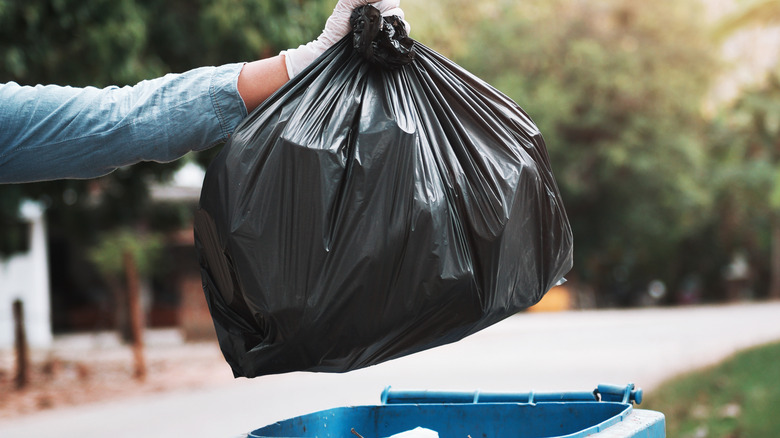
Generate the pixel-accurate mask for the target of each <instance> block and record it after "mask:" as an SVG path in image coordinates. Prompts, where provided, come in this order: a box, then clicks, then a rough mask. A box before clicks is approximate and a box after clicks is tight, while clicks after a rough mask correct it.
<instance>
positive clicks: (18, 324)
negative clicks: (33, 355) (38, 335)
mask: <svg viewBox="0 0 780 438" xmlns="http://www.w3.org/2000/svg"><path fill="white" fill-rule="evenodd" d="M13 313H14V333H15V335H16V336H15V340H14V344H15V348H16V389H22V388H24V387H25V386H27V384H28V383H29V382H30V352H29V349H28V348H27V334H26V333H25V331H24V304H23V303H22V300H18V299H17V300H14V303H13Z"/></svg>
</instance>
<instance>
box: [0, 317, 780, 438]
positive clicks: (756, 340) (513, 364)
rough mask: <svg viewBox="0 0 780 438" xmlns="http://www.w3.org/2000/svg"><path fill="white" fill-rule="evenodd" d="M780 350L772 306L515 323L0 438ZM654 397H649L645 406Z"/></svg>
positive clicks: (286, 409) (639, 372)
mask: <svg viewBox="0 0 780 438" xmlns="http://www.w3.org/2000/svg"><path fill="white" fill-rule="evenodd" d="M774 340H780V302H774V303H762V304H740V305H730V306H706V307H686V308H674V309H645V310H628V311H582V312H566V313H554V314H551V313H546V314H540V313H537V314H520V315H517V316H515V317H512V318H509V319H507V320H506V321H504V322H502V323H499V324H497V325H495V326H493V327H490V328H488V329H486V330H484V331H483V332H481V333H478V334H476V335H473V336H472V337H470V338H467V339H465V340H463V341H461V342H458V343H455V344H452V345H448V346H444V347H439V348H437V349H434V350H430V351H427V352H423V353H419V354H417V355H413V356H410V357H406V358H402V359H398V360H395V361H392V362H389V363H386V364H382V365H378V366H375V367H371V368H369V369H365V370H360V371H355V372H351V373H347V374H340V375H334V374H313V373H293V374H288V375H282V376H270V377H264V378H258V379H253V380H247V379H239V380H236V381H234V382H232V383H230V384H228V385H225V386H222V387H218V388H211V389H204V390H198V391H189V392H176V393H170V394H164V395H157V396H154V397H145V398H138V399H131V400H123V401H118V402H112V403H103V404H98V405H92V406H81V407H76V408H67V409H61V410H56V411H52V412H46V413H41V414H36V415H33V416H29V417H24V418H21V419H18V420H11V421H5V422H2V423H0V437H3V438H27V437H36V438H37V437H41V436H56V437H58V438H70V437H74V438H76V437H78V438H91V437H108V436H110V437H112V438H125V437H127V438H129V437H134V438H138V437H143V438H153V437H188V438H201V437H202V438H206V437H209V438H212V437H232V436H236V435H239V434H240V433H245V432H247V431H249V430H252V429H254V428H257V427H260V426H263V425H266V424H269V423H272V422H274V421H276V420H280V419H283V418H288V417H291V416H296V415H300V414H304V413H308V412H312V411H316V410H320V409H327V408H331V407H336V406H344V405H356V404H376V403H378V397H379V394H380V392H381V391H382V389H383V388H384V387H385V386H386V385H392V386H394V387H396V388H405V389H452V390H474V389H480V390H483V391H487V390H493V391H502V390H503V391H507V390H517V391H527V390H536V391H557V390H591V389H593V388H595V386H596V385H597V384H598V383H618V384H624V383H628V382H634V383H636V384H638V385H639V386H641V387H643V388H645V389H646V390H648V389H652V388H653V387H654V386H656V385H658V384H659V383H660V382H661V381H662V380H663V379H665V378H667V377H670V376H672V375H675V374H678V373H680V372H683V371H686V370H689V369H691V368H696V367H700V366H704V365H707V364H711V363H715V362H717V361H719V360H721V359H723V358H724V357H726V356H728V355H729V354H731V353H733V352H735V351H736V350H739V349H742V348H745V347H748V346H751V345H756V344H761V343H765V342H769V341H774ZM650 396H652V395H650Z"/></svg>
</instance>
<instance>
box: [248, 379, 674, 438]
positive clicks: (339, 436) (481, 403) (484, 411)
mask: <svg viewBox="0 0 780 438" xmlns="http://www.w3.org/2000/svg"><path fill="white" fill-rule="evenodd" d="M641 395H642V393H641V390H634V387H633V385H628V386H623V387H618V386H611V385H600V386H599V388H598V389H596V390H595V391H593V392H564V393H538V394H537V393H533V392H531V393H480V392H472V393H468V392H431V391H390V390H389V388H388V389H386V390H385V391H384V393H383V394H382V403H383V404H382V405H379V406H355V407H341V408H335V409H328V410H325V411H320V412H315V413H312V414H308V415H302V416H299V417H295V418H291V419H289V420H284V421H280V422H277V423H274V424H271V425H268V426H265V427H263V428H260V429H257V430H255V431H253V432H251V433H250V434H249V435H248V437H250V438H260V437H269V438H270V437H273V438H280V437H318V438H326V437H334V438H354V437H357V436H362V437H364V438H380V437H389V436H391V435H394V434H397V433H401V432H405V431H409V430H412V429H415V428H417V427H423V428H426V429H431V430H433V431H436V432H437V433H438V434H439V437H440V438H449V437H458V438H467V437H471V438H483V437H484V438H501V437H506V438H509V437H511V438H542V437H545V438H553V437H567V438H569V437H577V438H579V437H586V436H591V437H594V438H608V437H609V438H613V437H644V438H659V437H660V438H663V437H665V430H664V428H665V422H664V416H663V414H661V413H659V412H654V411H646V410H638V409H634V408H633V402H634V401H636V402H641ZM353 431H354V432H353Z"/></svg>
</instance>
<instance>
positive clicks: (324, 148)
mask: <svg viewBox="0 0 780 438" xmlns="http://www.w3.org/2000/svg"><path fill="white" fill-rule="evenodd" d="M353 18H354V17H353ZM358 21H359V20H358ZM388 23H389V24H390V25H388ZM393 25H395V26H393ZM397 25H398V22H397V21H392V20H390V21H385V23H384V26H383V29H382V30H381V32H380V33H379V35H377V36H373V35H369V36H366V35H364V33H365V32H363V33H361V32H360V31H358V32H357V33H356V35H357V36H358V38H357V39H358V41H356V42H355V43H354V45H355V46H356V47H358V48H359V49H361V50H360V51H358V50H355V49H354V48H353V36H352V35H350V36H348V37H346V38H345V39H344V40H342V41H341V42H340V43H338V44H336V45H335V46H334V47H332V48H331V49H330V50H329V51H328V52H326V53H325V54H324V55H323V56H321V57H320V58H319V59H318V60H317V61H316V62H315V63H314V64H312V65H311V66H310V67H309V68H308V69H307V70H306V71H304V72H303V73H302V74H300V75H298V76H296V77H295V78H294V79H293V80H292V81H290V82H289V83H288V84H286V85H285V86H284V87H283V88H282V89H280V90H279V91H278V92H277V93H276V94H275V95H273V96H272V97H271V98H269V99H268V100H267V101H266V102H264V103H263V105H262V106H261V107H260V108H258V109H257V110H255V111H254V112H253V113H252V114H251V115H250V116H249V117H248V118H247V119H246V120H244V121H243V122H242V124H241V125H240V126H239V127H238V129H237V130H236V132H235V133H234V135H233V137H232V138H231V140H230V141H229V142H228V143H227V144H226V145H225V147H224V149H223V150H222V151H221V152H220V153H219V155H218V156H217V157H216V158H215V160H214V161H213V162H212V163H211V165H210V166H209V169H208V171H207V173H206V179H205V181H204V184H203V189H202V193H201V199H200V208H199V209H198V211H197V212H196V219H195V237H196V246H197V249H198V252H199V259H200V263H201V267H202V276H203V288H204V291H205V294H206V299H207V301H208V305H209V308H210V311H211V315H212V318H213V320H214V325H215V328H216V332H217V336H218V339H219V344H220V347H221V349H222V352H223V354H224V356H225V358H226V360H227V361H228V363H229V364H230V365H231V367H232V368H233V372H234V374H235V375H236V376H246V377H254V376H259V375H265V374H276V373H284V372H290V371H302V370H308V371H325V372H344V371H348V370H353V369H357V368H361V367H366V366H369V365H373V364H377V363H380V362H383V361H386V360H389V359H393V358H397V357H400V356H404V355H408V354H410V353H414V352H417V351H421V350H424V349H428V348H432V347H435V346H438V345H442V344H446V343H450V342H454V341H457V340H459V339H461V338H463V337H465V336H467V335H469V334H472V333H474V332H476V331H478V330H481V329H483V328H485V327H487V326H489V325H491V324H494V323H496V322H498V321H500V320H502V319H504V318H506V317H508V316H510V315H513V314H515V313H517V312H518V311H520V310H522V309H525V308H527V307H528V306H531V305H533V304H534V303H536V302H537V301H538V300H539V299H541V297H542V296H543V295H544V293H545V292H546V291H547V290H548V289H550V288H551V287H552V286H553V285H554V284H555V283H556V282H558V281H559V280H560V279H561V278H562V276H563V275H564V274H565V273H566V272H567V271H568V270H569V269H570V267H571V263H572V262H571V260H572V236H571V230H570V227H569V223H568V219H567V217H566V213H565V211H564V208H563V205H562V202H561V199H560V195H559V191H558V188H557V186H556V183H555V180H554V179H553V174H552V172H551V169H550V165H549V162H548V156H547V152H546V150H545V145H544V142H543V140H542V136H541V135H540V133H539V131H538V130H537V128H536V126H535V125H534V123H533V122H532V121H531V119H530V118H529V117H528V116H527V115H526V114H525V113H524V112H523V111H522V110H521V109H520V108H519V107H518V105H517V104H515V103H514V102H513V101H512V100H510V99H509V98H508V97H506V96H505V95H503V94H501V93H500V92H498V91H497V90H495V89H493V88H492V87H490V86H489V85H487V84H486V83H484V82H483V81H481V80H480V79H478V78H476V77H474V76H473V75H471V74H470V73H468V72H466V71H465V70H464V69H462V68H461V67H459V66H458V65H456V64H454V63H452V62H451V61H449V60H447V59H446V58H444V57H442V56H441V55H439V54H437V53H435V52H434V51H432V50H430V49H429V48H427V47H425V46H424V45H422V44H420V43H417V42H413V41H411V40H410V39H409V38H408V37H407V36H406V34H405V32H404V31H403V28H402V27H399V26H397ZM388 35H390V36H391V38H390V39H388ZM361 38H363V39H362V40H361ZM365 38H371V39H372V43H371V44H369V45H368V46H367V45H366V44H365ZM382 38H384V43H383V42H382V41H383V40H382ZM412 44H413V47H412ZM366 47H368V49H366ZM410 47H412V49H411V50H409V49H410ZM387 51H391V52H393V51H394V54H395V55H394V56H396V57H395V58H393V57H392V56H386V53H385V52H387ZM364 55H365V56H368V58H369V59H366V58H365V57H364ZM377 57H380V58H382V59H379V60H377V59H376V58H377ZM404 63H407V64H406V65H402V66H401V64H404ZM393 67H397V68H393Z"/></svg>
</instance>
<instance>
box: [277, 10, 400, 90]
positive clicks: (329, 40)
mask: <svg viewBox="0 0 780 438" xmlns="http://www.w3.org/2000/svg"><path fill="white" fill-rule="evenodd" d="M366 4H371V5H372V6H374V7H375V8H377V9H379V12H381V13H382V15H383V16H385V17H389V16H391V15H397V16H399V17H401V19H402V20H403V18H404V11H403V10H401V7H400V4H401V0H380V1H376V0H339V2H338V3H337V4H336V7H335V8H334V9H333V14H331V16H330V18H328V21H327V22H326V23H325V29H324V30H323V31H322V33H321V34H320V36H319V37H317V39H316V40H314V41H312V42H310V43H308V44H306V45H301V46H298V48H297V49H289V50H285V51H283V52H281V53H280V55H284V63H285V65H286V66H287V75H288V76H289V77H290V79H292V78H293V77H294V76H295V75H297V74H298V73H300V72H301V71H302V70H303V69H304V68H306V67H307V66H308V65H309V64H311V63H312V62H313V61H314V60H315V59H317V57H319V56H320V55H322V54H323V53H325V51H326V50H328V49H329V48H330V46H332V45H334V44H336V43H337V42H339V40H341V39H342V38H344V36H346V35H347V34H348V33H349V32H350V31H351V30H352V25H350V23H349V17H350V15H352V10H354V9H356V8H357V7H359V6H363V5H366ZM404 26H405V27H406V32H407V33H409V30H410V26H409V23H407V22H406V21H405V20H404Z"/></svg>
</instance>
